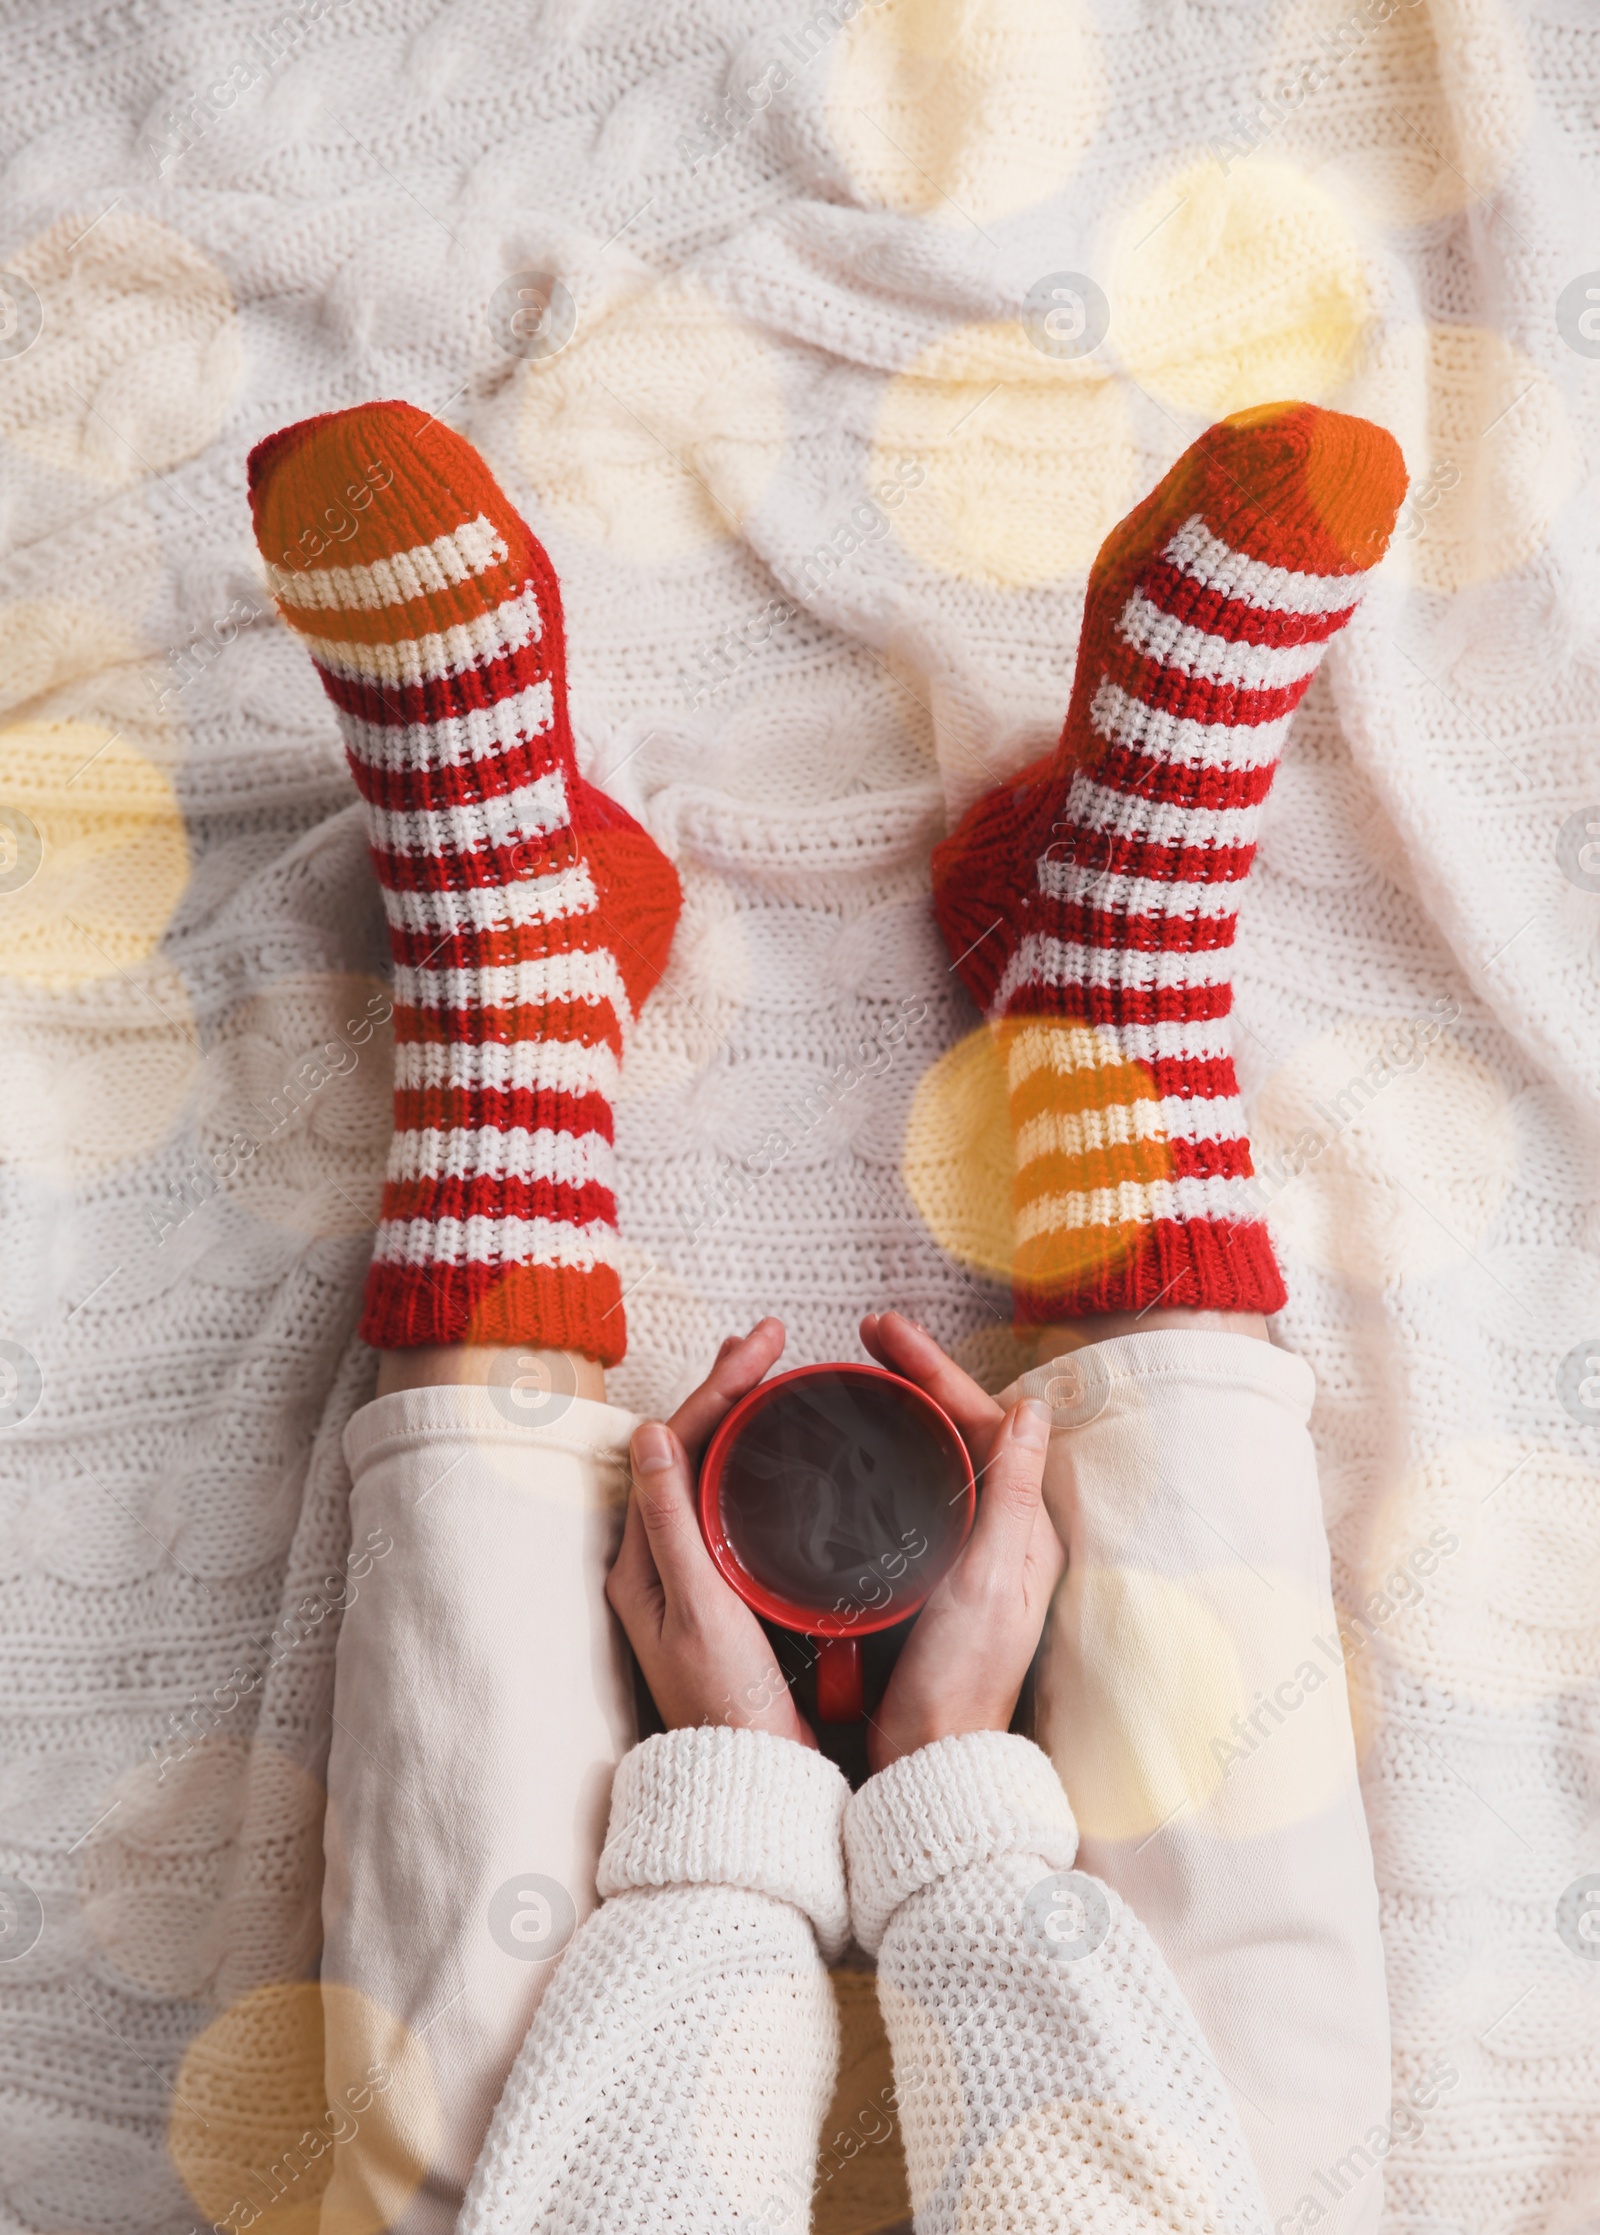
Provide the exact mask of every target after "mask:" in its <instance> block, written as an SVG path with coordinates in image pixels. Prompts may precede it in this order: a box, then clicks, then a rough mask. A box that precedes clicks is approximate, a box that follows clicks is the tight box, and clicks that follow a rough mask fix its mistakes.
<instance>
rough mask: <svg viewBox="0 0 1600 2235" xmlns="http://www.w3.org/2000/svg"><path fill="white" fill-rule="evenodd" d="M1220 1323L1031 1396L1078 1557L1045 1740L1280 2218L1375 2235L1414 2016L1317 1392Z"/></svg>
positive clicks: (1080, 1346) (1051, 1484)
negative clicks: (1215, 2072)
mask: <svg viewBox="0 0 1600 2235" xmlns="http://www.w3.org/2000/svg"><path fill="white" fill-rule="evenodd" d="M1152 1316H1155V1315H1152ZM1208 1316H1209V1315H1205V1314H1198V1313H1196V1314H1189V1315H1185V1314H1181V1313H1171V1314H1163V1315H1162V1317H1163V1319H1164V1320H1165V1325H1163V1326H1162V1327H1160V1328H1157V1329H1153V1330H1151V1331H1150V1332H1141V1333H1120V1332H1119V1333H1117V1334H1115V1335H1112V1336H1109V1337H1105V1338H1103V1339H1100V1340H1096V1341H1092V1342H1091V1343H1089V1344H1087V1345H1085V1344H1084V1343H1083V1342H1082V1341H1081V1340H1078V1339H1077V1337H1078V1330H1077V1329H1074V1330H1072V1334H1073V1337H1074V1341H1073V1345H1072V1347H1071V1348H1070V1349H1067V1350H1064V1351H1063V1352H1062V1353H1061V1354H1059V1355H1057V1356H1054V1357H1051V1356H1050V1355H1049V1352H1050V1351H1051V1349H1052V1348H1053V1347H1054V1346H1053V1343H1052V1342H1051V1341H1050V1340H1048V1339H1047V1340H1046V1341H1045V1342H1043V1343H1042V1344H1041V1359H1042V1361H1043V1362H1042V1363H1041V1364H1040V1365H1039V1366H1038V1367H1037V1368H1036V1369H1035V1370H1034V1371H1033V1372H1032V1373H1029V1374H1027V1375H1025V1376H1024V1377H1023V1378H1022V1380H1021V1381H1020V1382H1018V1383H1017V1384H1016V1386H1015V1388H1014V1389H1013V1390H1010V1391H1008V1392H1007V1393H1006V1399H1005V1401H1006V1402H1014V1401H1015V1399H1016V1397H1017V1396H1019V1395H1022V1396H1042V1397H1044V1398H1045V1400H1046V1401H1047V1402H1049V1403H1050V1404H1051V1405H1052V1407H1053V1410H1054V1413H1055V1420H1056V1428H1055V1433H1054V1434H1053V1436H1052V1439H1051V1447H1050V1457H1049V1461H1048V1464H1047V1469H1046V1475H1045V1496H1046V1500H1047V1503H1048V1505H1049V1509H1050V1512H1051V1515H1052V1518H1053V1519H1054V1520H1055V1522H1056V1526H1057V1528H1058V1530H1059V1532H1060V1534H1061V1536H1062V1539H1063V1541H1064V1542H1065V1544H1066V1546H1067V1553H1068V1575H1067V1580H1066V1582H1065V1584H1064V1585H1063V1587H1062V1588H1061V1590H1060V1591H1059V1592H1058V1593H1057V1595H1056V1598H1055V1601H1054V1604H1053V1606H1052V1608H1051V1615H1050V1620H1049V1623H1048V1625H1047V1628H1046V1632H1045V1638H1044V1642H1043V1645H1042V1647H1041V1652H1040V1657H1039V1662H1038V1665H1037V1669H1036V1676H1035V1693H1034V1735H1035V1736H1036V1738H1037V1739H1038V1742H1039V1744H1040V1745H1041V1746H1042V1747H1043V1748H1044V1750H1045V1751H1046V1752H1047V1753H1048V1754H1049V1755H1050V1756H1051V1758H1052V1759H1053V1760H1054V1762H1055V1764H1056V1767H1057V1769H1058V1771H1059V1772H1060V1774H1061V1778H1062V1782H1063V1784H1064V1785H1065V1786H1066V1789H1067V1792H1068V1794H1069V1796H1070V1797H1071V1800H1072V1805H1073V1808H1074V1811H1075V1812H1076V1814H1077V1817H1078V1823H1079V1827H1080V1831H1081V1834H1082V1845H1081V1847H1080V1850H1079V1853H1080V1860H1081V1865H1082V1867H1083V1868H1084V1869H1086V1870H1089V1871H1092V1872H1094V1873H1095V1874H1096V1875H1097V1876H1100V1877H1103V1878H1104V1879H1106V1880H1107V1882H1108V1883H1109V1884H1111V1885H1113V1886H1115V1887H1116V1888H1117V1890H1118V1891H1119V1892H1120V1893H1121V1894H1122V1895H1123V1897H1124V1898H1125V1899H1126V1901H1127V1902H1128V1904H1129V1906H1130V1907H1131V1908H1132V1909H1134V1910H1135V1911H1136V1913H1137V1914H1138V1915H1139V1916H1140V1917H1141V1918H1142V1919H1143V1920H1144V1922H1145V1924H1146V1925H1147V1926H1148V1927H1149V1930H1150V1933H1151V1936H1152V1938H1153V1939H1154V1940H1155V1942H1156V1944H1157V1946H1158V1947H1159V1948H1160V1949H1161V1951H1162V1953H1163V1954H1164V1955H1165V1957H1166V1958H1167V1961H1168V1962H1169V1963H1170V1964H1171V1966H1172V1969H1173V1971H1174V1973H1175V1974H1176V1976H1177V1978H1178V1980H1179V1983H1180V1984H1181V1985H1182V1987H1183V1989H1184V1992H1185V1994H1186V1995H1187V1996H1188V1999H1189V2002H1190V2004H1191V2006H1192V2008H1193V2009H1194V2012H1195V2015H1196V2016H1197V2018H1198V2019H1199V2021H1200V2024H1201V2027H1202V2030H1203V2031H1204V2033H1205V2035H1206V2037H1207V2039H1208V2041H1209V2043H1210V2045H1211V2049H1212V2053H1213V2055H1214V2056H1215V2057H1216V2059H1217V2063H1218V2065H1219V2067H1220V2069H1221V2072H1222V2075H1223V2077H1224V2079H1225V2080H1226V2082H1227V2084H1228V2086H1229V2089H1230V2091H1231V2092H1232V2094H1233V2097H1234V2101H1235V2104H1236V2107H1237V2109H1238V2112H1239V2117H1240V2122H1241V2124H1242V2126H1243V2128H1244V2131H1245V2134H1246V2137H1247V2138H1248V2140H1249V2142H1250V2144H1251V2148H1252V2152H1253V2155H1254V2157H1255V2161H1256V2167H1257V2170H1258V2172H1259V2174H1260V2176H1261V2183H1262V2187H1263V2189H1264V2191H1265V2193H1266V2197H1267V2202H1268V2206H1269V2209H1270V2211H1271V2214H1272V2217H1273V2219H1274V2220H1275V2221H1278V2222H1280V2223H1282V2222H1283V2221H1285V2220H1286V2219H1287V2220H1288V2221H1289V2223H1290V2224H1292V2225H1294V2226H1296V2227H1298V2226H1299V2225H1300V2224H1301V2219H1300V2216H1299V2215H1300V2212H1301V2210H1302V2209H1304V2224H1305V2225H1306V2227H1308V2228H1309V2227H1310V2226H1312V2225H1320V2226H1321V2227H1322V2228H1323V2229H1325V2230H1326V2231H1327V2235H1365V2231H1366V2230H1368V2229H1371V2228H1374V2227H1375V2226H1376V2225H1377V2220H1378V2215H1379V2211H1380V2208H1381V2204H1382V2193H1383V2184H1382V2172H1381V2158H1382V2156H1383V2154H1384V2153H1385V2152H1386V2151H1387V2148H1388V2144H1389V2124H1388V2121H1389V2098H1390V2070H1389V2018H1388V2004H1387V1998H1386V1992H1385V1984H1384V1970H1383V1952H1382V1943H1381V1940H1380V1937H1379V1929H1378V1904H1377V1891H1376V1887H1375V1884H1374V1880H1373V1871H1372V1854H1371V1847H1370V1842H1369V1839H1368V1833H1367V1825H1366V1818H1365V1815H1364V1813H1363V1809H1362V1804H1361V1794H1360V1788H1359V1782H1358V1778H1357V1768H1356V1754H1355V1746H1354V1742H1353V1739H1352V1734H1351V1723H1350V1711H1349V1703H1348V1699H1347V1695H1346V1690H1345V1677H1344V1649H1343V1645H1342V1642H1341V1639H1340V1632H1339V1623H1338V1616H1337V1613H1336V1611H1335V1608H1334V1604H1333V1598H1332V1591H1331V1584H1330V1577H1329V1564H1328V1548H1327V1539H1326V1536H1325V1534H1324V1530H1323V1520H1322V1506H1321V1500H1320V1496H1319V1493H1318V1487H1317V1471H1316V1458H1315V1453H1314V1451H1313V1448H1312V1444H1311V1438H1310V1435H1309V1432H1308V1429H1307V1425H1306V1423H1307V1417H1308V1415H1309V1412H1310V1406H1311V1397H1312V1390H1313V1383H1312V1376H1311V1373H1310V1370H1309V1368H1308V1367H1307V1366H1306V1365H1305V1363H1304V1361H1303V1360H1301V1359H1299V1358H1295V1357H1293V1356H1291V1355H1290V1354H1289V1353H1288V1352H1285V1351H1282V1350H1278V1349H1276V1348H1275V1347H1273V1346H1272V1345H1271V1344H1270V1343H1268V1342H1266V1341H1263V1340H1260V1339H1251V1337H1250V1335H1249V1334H1247V1333H1246V1332H1245V1331H1243V1330H1239V1331H1232V1332H1229V1331H1223V1330H1221V1329H1219V1328H1217V1327H1215V1326H1207V1325H1205V1324H1203V1323H1202V1322H1203V1321H1204V1320H1205V1319H1206V1318H1207V1317H1208ZM1186 1318H1187V1319H1188V1321H1189V1322H1190V1324H1188V1325H1185V1324H1184V1322H1185V1319H1186ZM1308 2198H1309V2199H1310V2200H1311V2202H1310V2205H1309V2207H1307V2205H1306V2200H1307V2199H1308Z"/></svg>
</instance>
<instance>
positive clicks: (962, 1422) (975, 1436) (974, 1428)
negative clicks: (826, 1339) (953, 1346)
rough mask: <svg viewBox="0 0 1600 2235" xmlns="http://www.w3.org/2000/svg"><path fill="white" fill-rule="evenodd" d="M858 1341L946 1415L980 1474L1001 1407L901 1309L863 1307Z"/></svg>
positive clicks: (975, 1470)
mask: <svg viewBox="0 0 1600 2235" xmlns="http://www.w3.org/2000/svg"><path fill="white" fill-rule="evenodd" d="M861 1340H862V1343H863V1344H864V1345H865V1347H866V1349H867V1350H868V1352H869V1353H870V1354H871V1355H872V1357H874V1358H875V1359H876V1360H877V1361H878V1364H879V1365H880V1366H887V1367H888V1369H889V1371H890V1373H892V1374H899V1375H900V1376H901V1377H902V1378H903V1379H904V1380H906V1381H914V1382H915V1383H916V1385H917V1387H918V1388H919V1389H920V1390H921V1391H922V1392H923V1394H924V1395H925V1396H928V1397H931V1398H932V1399H933V1401H934V1403H935V1404H936V1405H939V1406H941V1407H942V1408H943V1410H944V1411H945V1412H946V1413H948V1414H949V1416H950V1418H951V1420H953V1421H954V1423H955V1425H956V1427H957V1429H958V1430H959V1431H960V1435H961V1440H962V1442H963V1443H964V1444H965V1445H966V1447H967V1452H968V1455H969V1457H970V1458H971V1460H972V1471H973V1473H974V1474H982V1472H983V1470H984V1468H985V1467H986V1466H987V1465H988V1464H989V1453H990V1452H991V1451H992V1450H993V1448H994V1439H995V1437H996V1435H997V1434H998V1433H999V1429H1000V1423H1001V1421H1002V1420H1004V1418H1005V1410H1004V1407H1003V1406H1001V1405H997V1404H996V1403H995V1401H994V1399H993V1398H992V1397H991V1396H990V1395H989V1392H988V1391H987V1390H986V1389H984V1388H981V1387H980V1386H979V1384H978V1383H977V1382H975V1381H974V1380H973V1378H972V1376H971V1375H970V1374H967V1373H963V1372H962V1370H961V1368H960V1367H959V1366H958V1365H957V1364H956V1362H955V1360H954V1359H953V1358H947V1357H946V1356H945V1354H944V1352H943V1351H942V1350H941V1349H940V1348H939V1345H938V1344H937V1343H936V1342H935V1341H934V1339H933V1337H932V1336H931V1335H930V1334H928V1333H927V1332H926V1330H925V1329H923V1328H921V1327H919V1326H918V1325H917V1323H916V1321H915V1320H914V1319H907V1318H906V1317H905V1315H904V1313H902V1312H868V1314H867V1316H866V1318H865V1319H863V1320H862V1322H861Z"/></svg>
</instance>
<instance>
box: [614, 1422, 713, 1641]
mask: <svg viewBox="0 0 1600 2235" xmlns="http://www.w3.org/2000/svg"><path fill="white" fill-rule="evenodd" d="M630 1450H631V1457H632V1461H633V1499H632V1504H633V1505H634V1506H635V1507H636V1508H637V1510H638V1514H639V1519H640V1521H641V1522H642V1524H643V1527H644V1533H645V1540H646V1545H647V1548H648V1550H649V1553H650V1557H651V1559H652V1560H653V1561H654V1562H655V1569H656V1573H657V1575H658V1576H659V1577H660V1578H661V1588H662V1590H663V1592H664V1593H665V1594H666V1599H667V1603H668V1605H669V1606H678V1607H688V1606H692V1605H693V1603H694V1601H695V1599H696V1598H697V1597H702V1598H703V1597H704V1596H705V1594H706V1592H707V1590H708V1589H709V1590H711V1591H712V1592H713V1593H715V1592H717V1591H725V1590H727V1588H728V1586H727V1585H726V1584H725V1583H724V1582H723V1580H722V1578H721V1576H720V1575H718V1573H717V1570H716V1568H715V1566H714V1565H713V1562H712V1558H711V1555H710V1553H709V1552H708V1551H707V1550H706V1545H705V1539H704V1537H702V1536H701V1534H700V1516H699V1514H698V1513H697V1512H696V1510H695V1500H694V1484H693V1481H692V1480H691V1477H690V1474H689V1461H688V1458H687V1456H686V1455H685V1453H684V1449H683V1446H682V1444H681V1443H679V1441H678V1439H677V1437H676V1436H675V1435H674V1434H673V1432H672V1430H671V1429H670V1428H667V1427H665V1426H663V1424H662V1423H661V1422H660V1421H659V1420H647V1421H646V1422H645V1423H644V1426H643V1427H642V1428H636V1429H635V1430H634V1432H633V1443H632V1445H631V1447H630Z"/></svg>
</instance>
